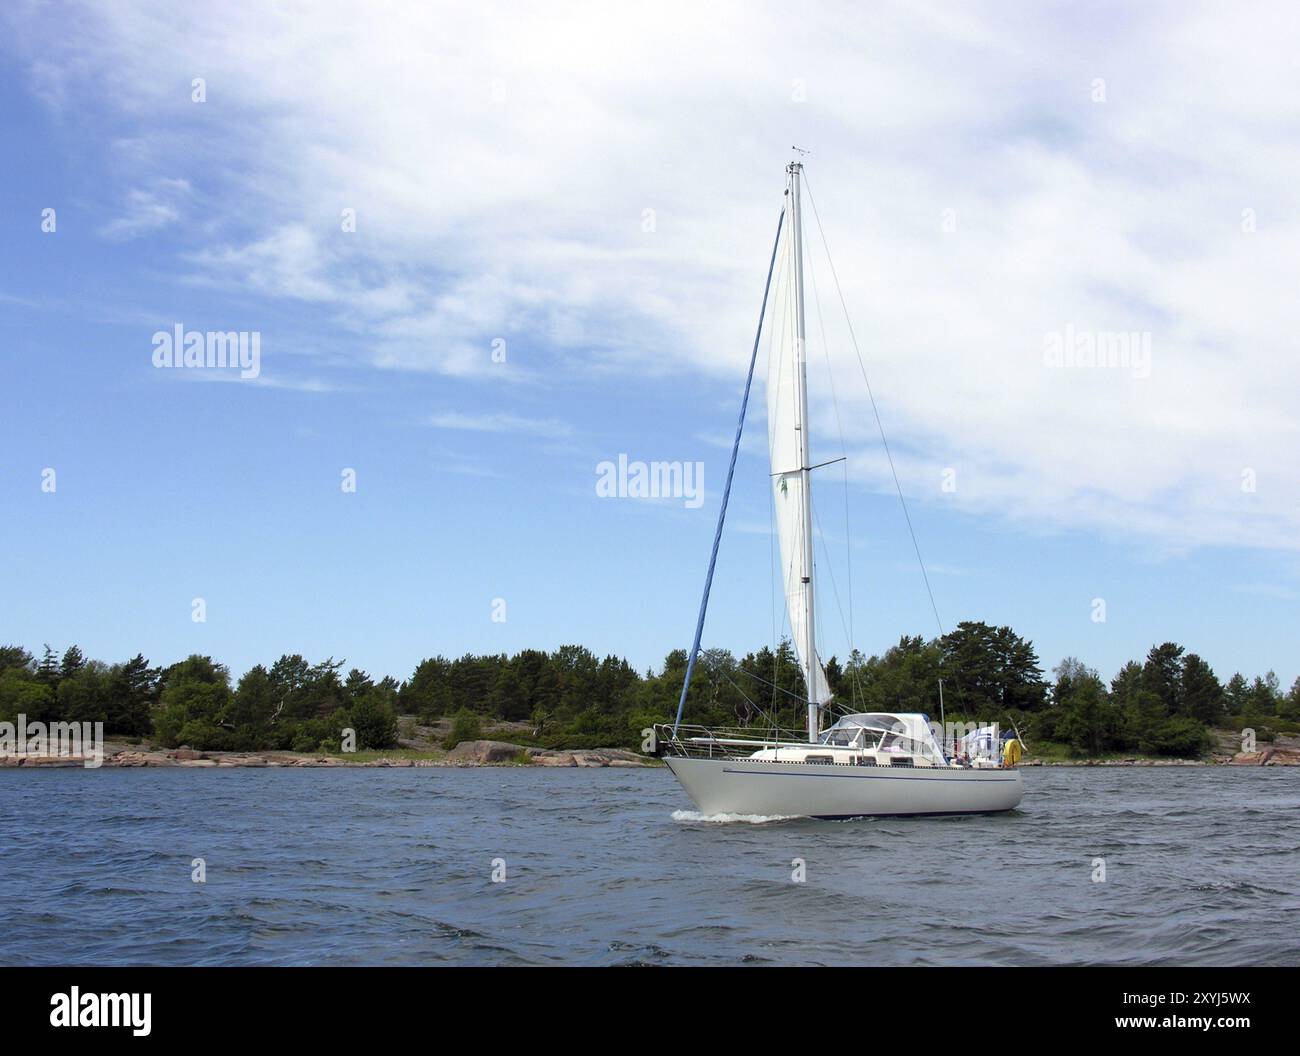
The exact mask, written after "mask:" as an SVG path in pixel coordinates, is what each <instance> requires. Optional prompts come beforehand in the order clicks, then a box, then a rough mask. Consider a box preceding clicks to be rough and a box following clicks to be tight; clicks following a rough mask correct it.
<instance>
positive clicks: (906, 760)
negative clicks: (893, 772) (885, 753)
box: [889, 755, 912, 766]
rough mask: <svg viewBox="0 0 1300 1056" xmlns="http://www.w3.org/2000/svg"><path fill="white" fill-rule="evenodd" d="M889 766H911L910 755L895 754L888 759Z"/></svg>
mask: <svg viewBox="0 0 1300 1056" xmlns="http://www.w3.org/2000/svg"><path fill="white" fill-rule="evenodd" d="M889 765H890V766H911V765H912V757H911V756H910V755H896V756H894V758H892V759H891V760H889Z"/></svg>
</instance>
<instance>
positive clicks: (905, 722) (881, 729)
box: [821, 712, 943, 763]
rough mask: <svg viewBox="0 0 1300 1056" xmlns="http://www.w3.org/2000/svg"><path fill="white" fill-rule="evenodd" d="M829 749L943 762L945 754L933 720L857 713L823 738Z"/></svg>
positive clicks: (914, 715)
mask: <svg viewBox="0 0 1300 1056" xmlns="http://www.w3.org/2000/svg"><path fill="white" fill-rule="evenodd" d="M821 743H822V744H827V745H845V746H848V745H854V744H858V745H860V746H862V747H870V748H873V749H874V750H875V751H880V752H897V753H899V754H903V755H908V754H910V755H923V756H926V757H928V758H929V759H930V760H932V761H933V762H936V763H942V762H943V751H942V750H941V749H940V748H939V744H938V742H937V741H936V740H935V739H934V733H933V731H932V730H931V729H930V720H929V719H928V718H927V717H926V716H924V715H921V714H918V713H916V712H904V713H902V714H894V713H891V712H857V713H855V714H853V715H845V716H843V717H842V718H841V719H840V720H839V721H838V722H836V723H835V725H834V726H832V727H831V728H830V729H828V730H826V731H825V732H824V733H823V734H822V737H821Z"/></svg>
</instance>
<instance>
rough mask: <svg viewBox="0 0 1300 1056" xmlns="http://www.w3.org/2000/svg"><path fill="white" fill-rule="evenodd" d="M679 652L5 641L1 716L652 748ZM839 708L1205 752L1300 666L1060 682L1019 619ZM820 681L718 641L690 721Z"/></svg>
mask: <svg viewBox="0 0 1300 1056" xmlns="http://www.w3.org/2000/svg"><path fill="white" fill-rule="evenodd" d="M686 659H687V656H686V651H685V650H681V649H678V650H674V651H673V652H670V653H669V654H668V656H667V657H665V659H664V662H663V664H662V666H661V667H660V668H659V669H658V670H653V669H652V670H648V671H645V672H638V671H637V670H636V669H635V668H633V667H632V666H631V665H630V664H629V663H628V662H627V660H626V659H623V658H621V657H616V656H605V657H603V658H601V657H598V656H596V655H595V654H594V653H592V652H591V651H590V650H588V649H586V648H583V647H582V646H577V645H566V646H562V647H560V648H559V649H556V650H554V651H551V652H547V651H543V650H535V649H525V650H523V651H521V652H519V653H516V654H514V655H506V654H488V655H476V654H466V655H464V656H462V657H459V658H456V659H451V658H448V657H444V656H434V657H430V658H428V659H425V660H422V661H421V662H420V663H419V664H418V665H417V666H416V668H415V670H414V672H412V674H411V676H410V678H408V679H406V680H405V681H402V682H399V681H397V680H396V679H394V678H392V677H385V678H381V679H378V680H376V679H374V678H372V677H371V676H370V675H368V674H367V673H366V672H364V671H361V670H359V669H357V668H352V669H350V670H348V671H347V673H346V674H344V673H343V668H344V666H345V663H344V661H336V660H334V659H333V658H328V659H326V660H322V661H320V662H317V663H311V662H309V661H307V660H305V659H304V658H303V657H302V656H298V655H292V656H290V655H285V656H282V657H280V659H279V660H277V661H275V663H273V664H272V665H271V666H270V667H269V668H268V667H266V666H264V665H261V664H258V665H257V666H255V667H253V668H251V669H250V670H249V671H247V672H245V673H244V674H243V675H242V676H241V677H240V678H239V679H238V680H237V681H234V680H232V678H231V674H230V671H229V670H228V669H227V668H226V667H225V666H223V665H221V664H219V663H217V662H215V661H214V660H213V659H212V658H211V657H207V656H200V655H197V654H196V655H193V656H190V657H187V658H186V659H185V660H182V661H180V662H179V663H175V664H172V665H170V666H167V667H155V666H151V665H150V663H149V661H148V660H146V659H145V657H144V656H143V655H140V654H137V655H136V656H135V657H133V658H131V659H130V660H127V661H125V662H122V663H115V664H107V663H104V662H101V661H98V660H88V659H87V658H86V657H85V656H84V655H83V654H82V652H81V650H80V649H79V648H77V647H76V646H71V647H69V648H68V649H67V650H66V651H65V652H64V653H63V654H62V656H60V655H59V654H57V653H56V652H55V651H54V650H52V649H51V648H50V647H49V646H46V647H45V650H44V653H43V655H42V656H41V657H40V658H39V659H38V658H36V657H35V656H34V655H33V654H32V653H30V652H28V651H27V650H26V649H24V648H23V647H21V646H4V647H0V721H13V719H14V718H16V716H17V715H18V714H20V713H22V714H25V715H26V716H27V718H28V720H29V721H37V720H42V721H52V720H60V721H68V722H80V721H90V722H103V723H104V724H105V731H106V733H110V734H117V735H123V736H128V737H139V738H150V739H153V740H155V741H157V742H159V743H161V744H162V745H164V746H166V747H178V746H180V745H188V746H190V747H193V748H199V749H204V750H219V749H229V750H240V751H253V750H268V749H288V750H293V751H300V752H313V751H338V750H339V747H340V743H341V738H342V734H343V731H344V730H345V729H351V730H353V731H354V732H355V743H356V746H357V747H358V748H388V747H392V746H393V745H395V744H396V743H397V736H398V716H399V715H412V716H415V717H416V719H417V720H418V721H420V722H423V723H429V724H432V723H434V722H437V721H438V720H444V719H449V720H451V733H450V735H449V736H448V738H447V740H446V741H445V742H444V743H445V744H447V745H450V744H453V743H455V742H456V741H457V740H459V739H465V738H470V737H474V736H478V734H479V732H480V731H481V729H482V728H483V727H484V726H486V725H489V724H492V723H505V722H513V723H516V724H520V725H517V726H516V727H515V728H514V729H513V730H512V731H511V733H510V739H511V740H517V741H523V742H525V743H530V744H537V745H540V746H542V747H569V748H594V747H602V746H626V747H631V748H636V747H638V746H639V745H640V743H641V730H642V729H644V728H645V727H647V726H653V725H654V724H656V723H661V722H665V721H669V720H671V718H672V716H673V715H674V713H675V712H676V709H677V703H678V698H679V695H680V693H681V686H682V680H683V677H684V675H685V669H686ZM826 674H827V679H828V681H829V683H830V687H831V690H832V692H833V693H834V695H835V698H836V700H835V704H836V706H837V707H838V708H840V709H843V710H850V711H919V712H924V713H927V714H929V715H931V717H937V715H938V712H939V692H940V683H942V693H943V702H944V710H945V713H946V717H947V718H948V719H950V720H951V719H961V720H966V721H986V720H987V721H998V722H1002V723H1004V724H1005V723H1006V721H1007V720H1008V718H1011V719H1014V720H1015V721H1016V723H1017V725H1018V726H1019V728H1020V730H1021V732H1022V733H1023V734H1024V736H1025V738H1026V740H1027V741H1029V742H1030V744H1031V746H1037V744H1038V743H1043V742H1047V743H1053V744H1059V745H1062V746H1064V747H1065V748H1066V749H1068V750H1069V751H1072V752H1074V753H1076V754H1086V755H1100V754H1103V753H1106V752H1122V751H1136V752H1143V753H1150V754H1167V755H1194V754H1196V753H1198V752H1201V751H1203V750H1204V749H1205V748H1206V747H1207V746H1208V743H1209V741H1208V733H1207V730H1208V729H1209V728H1211V727H1216V726H1236V725H1252V726H1254V727H1256V728H1258V729H1259V730H1260V731H1261V734H1262V735H1263V737H1264V738H1265V739H1267V737H1268V736H1269V735H1270V731H1271V730H1272V729H1300V727H1297V726H1295V725H1294V724H1295V723H1296V722H1297V720H1300V678H1298V679H1297V680H1296V683H1295V684H1294V685H1293V686H1291V688H1290V691H1289V692H1286V693H1284V692H1283V691H1282V689H1281V687H1280V686H1279V684H1278V680H1277V677H1276V676H1275V675H1274V674H1273V673H1272V672H1269V673H1268V674H1267V675H1265V676H1261V677H1256V678H1254V679H1253V680H1247V679H1246V678H1245V677H1243V676H1242V675H1240V674H1235V675H1233V676H1232V677H1231V678H1230V679H1229V680H1228V681H1227V682H1226V683H1223V682H1220V680H1219V678H1218V677H1217V676H1216V675H1215V673H1214V671H1213V670H1212V669H1211V668H1210V666H1209V664H1207V663H1206V662H1205V661H1204V660H1203V659H1202V658H1201V657H1199V656H1197V655H1196V654H1195V653H1188V652H1186V651H1185V649H1184V648H1183V647H1182V646H1180V645H1177V644H1176V643H1172V642H1166V643H1163V644H1161V645H1157V646H1154V647H1152V649H1151V650H1150V651H1149V652H1148V654H1147V656H1146V657H1145V659H1144V660H1141V661H1138V660H1133V661H1130V662H1129V663H1127V664H1125V665H1124V667H1123V668H1121V670H1120V671H1119V673H1118V674H1117V675H1116V676H1115V677H1114V678H1113V679H1112V680H1111V681H1110V682H1109V683H1106V682H1105V681H1104V680H1103V679H1102V678H1101V677H1100V676H1099V675H1098V673H1097V672H1096V671H1095V670H1093V669H1091V668H1089V667H1087V666H1086V665H1085V664H1083V663H1082V662H1081V661H1079V660H1077V659H1075V658H1073V657H1071V658H1067V659H1066V660H1063V661H1062V662H1061V663H1060V664H1058V665H1057V667H1056V668H1055V669H1054V670H1053V673H1052V674H1053V677H1052V678H1050V679H1049V678H1046V677H1044V673H1043V668H1042V666H1041V664H1040V662H1039V659H1038V656H1037V653H1036V652H1035V650H1034V646H1033V643H1032V642H1030V641H1027V640H1026V639H1024V638H1022V637H1020V636H1019V635H1017V634H1016V633H1015V632H1014V631H1012V629H1011V628H1009V627H993V626H990V625H988V624H985V623H977V622H966V623H962V624H959V625H958V626H957V628H956V629H954V630H953V631H952V632H950V633H948V634H945V635H943V636H941V637H938V638H932V639H925V638H922V637H920V636H913V637H908V636H904V637H902V638H900V639H899V641H898V643H897V644H896V645H894V646H893V647H891V648H890V649H887V650H886V651H885V652H884V653H883V654H881V655H878V656H872V657H864V656H863V655H862V654H861V653H859V652H858V651H856V650H855V651H853V652H852V653H851V654H850V655H849V657H848V658H847V659H846V660H844V661H840V660H839V659H838V658H835V657H832V658H831V659H830V660H829V661H828V662H827V664H826ZM803 699H804V684H803V677H802V675H801V673H800V671H799V665H798V662H797V659H796V657H795V653H794V650H793V648H792V647H791V645H790V643H789V642H788V641H782V642H781V643H779V644H778V645H777V646H776V647H775V648H772V647H769V646H764V647H763V648H761V649H759V650H756V651H753V652H750V653H748V654H746V655H744V656H742V657H737V656H735V655H734V654H733V653H731V652H729V651H727V650H722V649H710V650H706V651H704V652H703V653H702V654H701V658H700V662H699V663H698V664H697V666H696V669H695V675H694V678H693V680H692V684H691V689H690V694H689V697H688V699H687V702H686V708H685V712H684V715H685V721H687V722H691V723H698V724H704V725H720V726H736V725H744V726H752V727H763V728H771V727H773V726H775V727H779V728H782V729H790V730H798V729H800V728H801V727H802V725H803V721H804V720H803V712H804V704H803Z"/></svg>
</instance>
